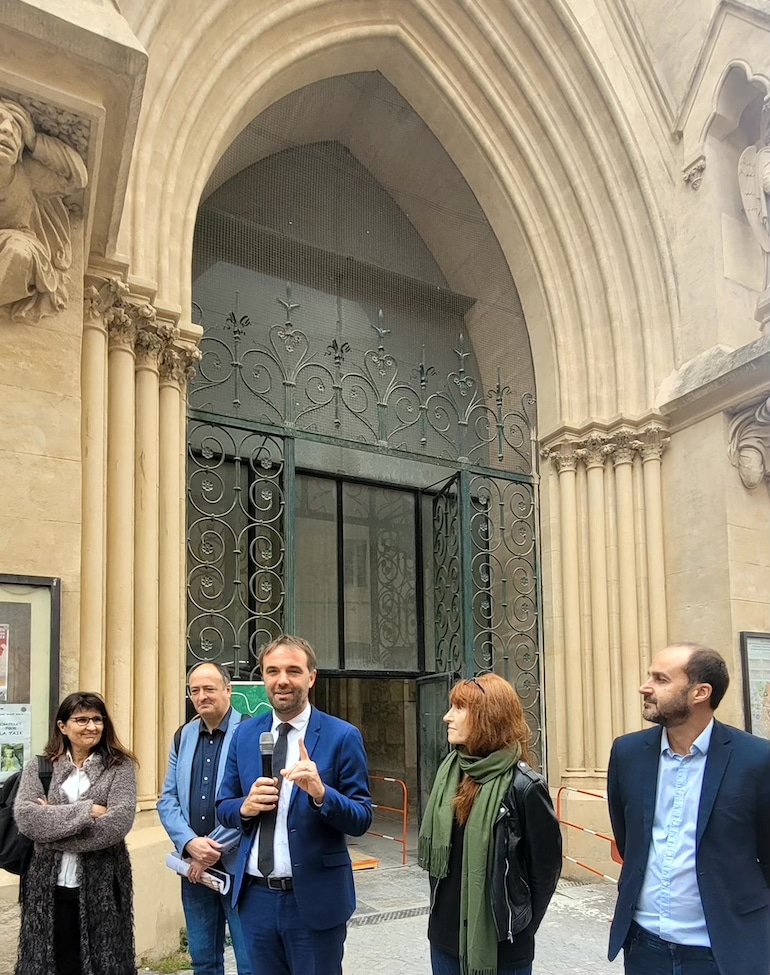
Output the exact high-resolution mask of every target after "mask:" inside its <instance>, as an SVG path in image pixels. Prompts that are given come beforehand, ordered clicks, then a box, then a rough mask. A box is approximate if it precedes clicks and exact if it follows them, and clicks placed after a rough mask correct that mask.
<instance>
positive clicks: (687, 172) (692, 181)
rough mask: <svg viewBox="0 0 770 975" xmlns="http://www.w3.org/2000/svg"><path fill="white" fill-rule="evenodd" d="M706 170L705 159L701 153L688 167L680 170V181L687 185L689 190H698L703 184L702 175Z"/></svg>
mask: <svg viewBox="0 0 770 975" xmlns="http://www.w3.org/2000/svg"><path fill="white" fill-rule="evenodd" d="M705 169H706V157H705V156H704V155H703V154H702V153H701V154H700V155H699V156H698V157H697V158H696V159H694V160H693V161H692V162H691V163H690V165H689V166H685V168H684V169H683V170H682V179H683V180H684V181H685V183H687V185H688V186H689V187H690V189H691V190H697V189H699V188H700V184H701V183H702V182H703V173H704V171H705Z"/></svg>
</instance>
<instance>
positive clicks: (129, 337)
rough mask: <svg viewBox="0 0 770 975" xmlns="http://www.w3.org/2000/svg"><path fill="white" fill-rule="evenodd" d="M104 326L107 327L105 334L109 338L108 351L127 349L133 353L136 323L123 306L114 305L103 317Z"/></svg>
mask: <svg viewBox="0 0 770 975" xmlns="http://www.w3.org/2000/svg"><path fill="white" fill-rule="evenodd" d="M104 324H105V325H106V327H107V334H108V335H109V338H110V351H113V350H114V349H127V350H128V351H130V352H133V351H134V342H135V341H136V331H137V329H136V322H135V320H134V318H133V317H132V316H131V315H129V313H128V309H127V308H126V306H125V304H123V305H120V306H119V305H114V306H113V307H112V308H110V309H109V310H108V311H107V312H105V315H104Z"/></svg>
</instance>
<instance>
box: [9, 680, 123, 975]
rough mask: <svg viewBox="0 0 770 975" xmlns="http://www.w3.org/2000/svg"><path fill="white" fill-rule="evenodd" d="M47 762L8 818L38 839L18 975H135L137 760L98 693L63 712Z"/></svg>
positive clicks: (26, 893)
mask: <svg viewBox="0 0 770 975" xmlns="http://www.w3.org/2000/svg"><path fill="white" fill-rule="evenodd" d="M44 755H45V757H46V758H47V759H48V760H49V761H50V763H51V768H52V775H51V782H50V786H49V789H48V795H47V796H46V794H45V789H44V787H43V784H42V782H41V781H40V775H39V769H38V760H37V758H34V759H32V761H31V762H28V763H27V765H26V766H25V768H24V772H23V773H22V779H21V784H20V786H19V792H18V794H17V797H16V804H15V806H14V815H15V818H16V822H17V825H18V827H19V831H20V832H22V833H23V834H24V835H25V836H28V837H30V839H32V840H34V843H35V845H34V852H33V855H32V861H31V863H30V866H29V869H28V870H27V872H26V874H25V875H24V876H23V877H22V878H21V896H20V899H21V928H20V931H19V958H18V963H17V966H16V975H51V973H56V975H84V973H88V975H91V973H98V975H134V973H135V972H136V961H135V957H134V926H133V888H132V882H131V864H130V861H129V858H128V850H127V849H126V844H125V836H126V834H127V833H128V831H129V830H130V829H131V825H132V824H133V822H134V815H135V813H136V771H135V766H136V759H135V758H134V756H133V755H132V754H131V752H130V751H129V750H128V749H127V748H125V747H124V746H123V745H121V743H120V741H119V740H118V737H117V735H116V734H115V728H114V726H113V724H112V721H111V719H110V716H109V714H108V713H107V708H106V706H105V704H104V701H103V700H102V698H101V697H100V696H99V695H98V694H89V693H83V692H78V693H75V694H70V695H69V696H68V697H66V698H65V699H64V700H63V701H62V703H61V704H60V705H59V710H58V712H57V714H56V719H55V721H54V725H53V730H52V732H51V737H50V739H49V741H48V744H47V745H46V748H45V752H44Z"/></svg>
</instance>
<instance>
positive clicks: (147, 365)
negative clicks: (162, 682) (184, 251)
mask: <svg viewBox="0 0 770 975" xmlns="http://www.w3.org/2000/svg"><path fill="white" fill-rule="evenodd" d="M136 317H137V320H138V323H139V329H138V332H137V336H136V379H135V382H136V431H135V441H136V443H135V457H136V478H135V485H134V517H135V524H134V565H135V567H136V573H135V583H134V710H133V723H134V752H135V754H136V756H137V758H138V759H139V769H138V772H137V786H138V797H139V805H140V808H145V807H152V806H154V804H155V800H156V798H157V787H158V778H159V776H158V744H157V733H158V727H157V721H156V720H155V716H156V707H157V700H158V476H159V475H158V468H159V460H158V434H159V376H158V369H159V364H158V359H159V356H160V354H161V352H162V350H163V348H164V347H165V345H166V344H167V343H168V342H169V341H170V339H171V338H172V337H173V335H174V329H173V328H172V327H171V326H168V325H163V324H160V325H159V324H157V323H156V320H155V309H154V308H152V307H151V306H150V305H143V306H140V307H139V308H138V309H137V313H136Z"/></svg>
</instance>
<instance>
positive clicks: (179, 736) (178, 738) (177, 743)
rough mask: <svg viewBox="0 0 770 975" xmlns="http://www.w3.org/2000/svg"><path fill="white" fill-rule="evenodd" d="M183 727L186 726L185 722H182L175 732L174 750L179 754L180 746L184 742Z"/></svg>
mask: <svg viewBox="0 0 770 975" xmlns="http://www.w3.org/2000/svg"><path fill="white" fill-rule="evenodd" d="M185 723H186V722H185ZM183 728H184V725H183V724H180V725H179V727H178V728H177V729H176V731H175V732H174V752H175V754H177V755H178V754H179V746H180V745H181V743H182V729H183Z"/></svg>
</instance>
